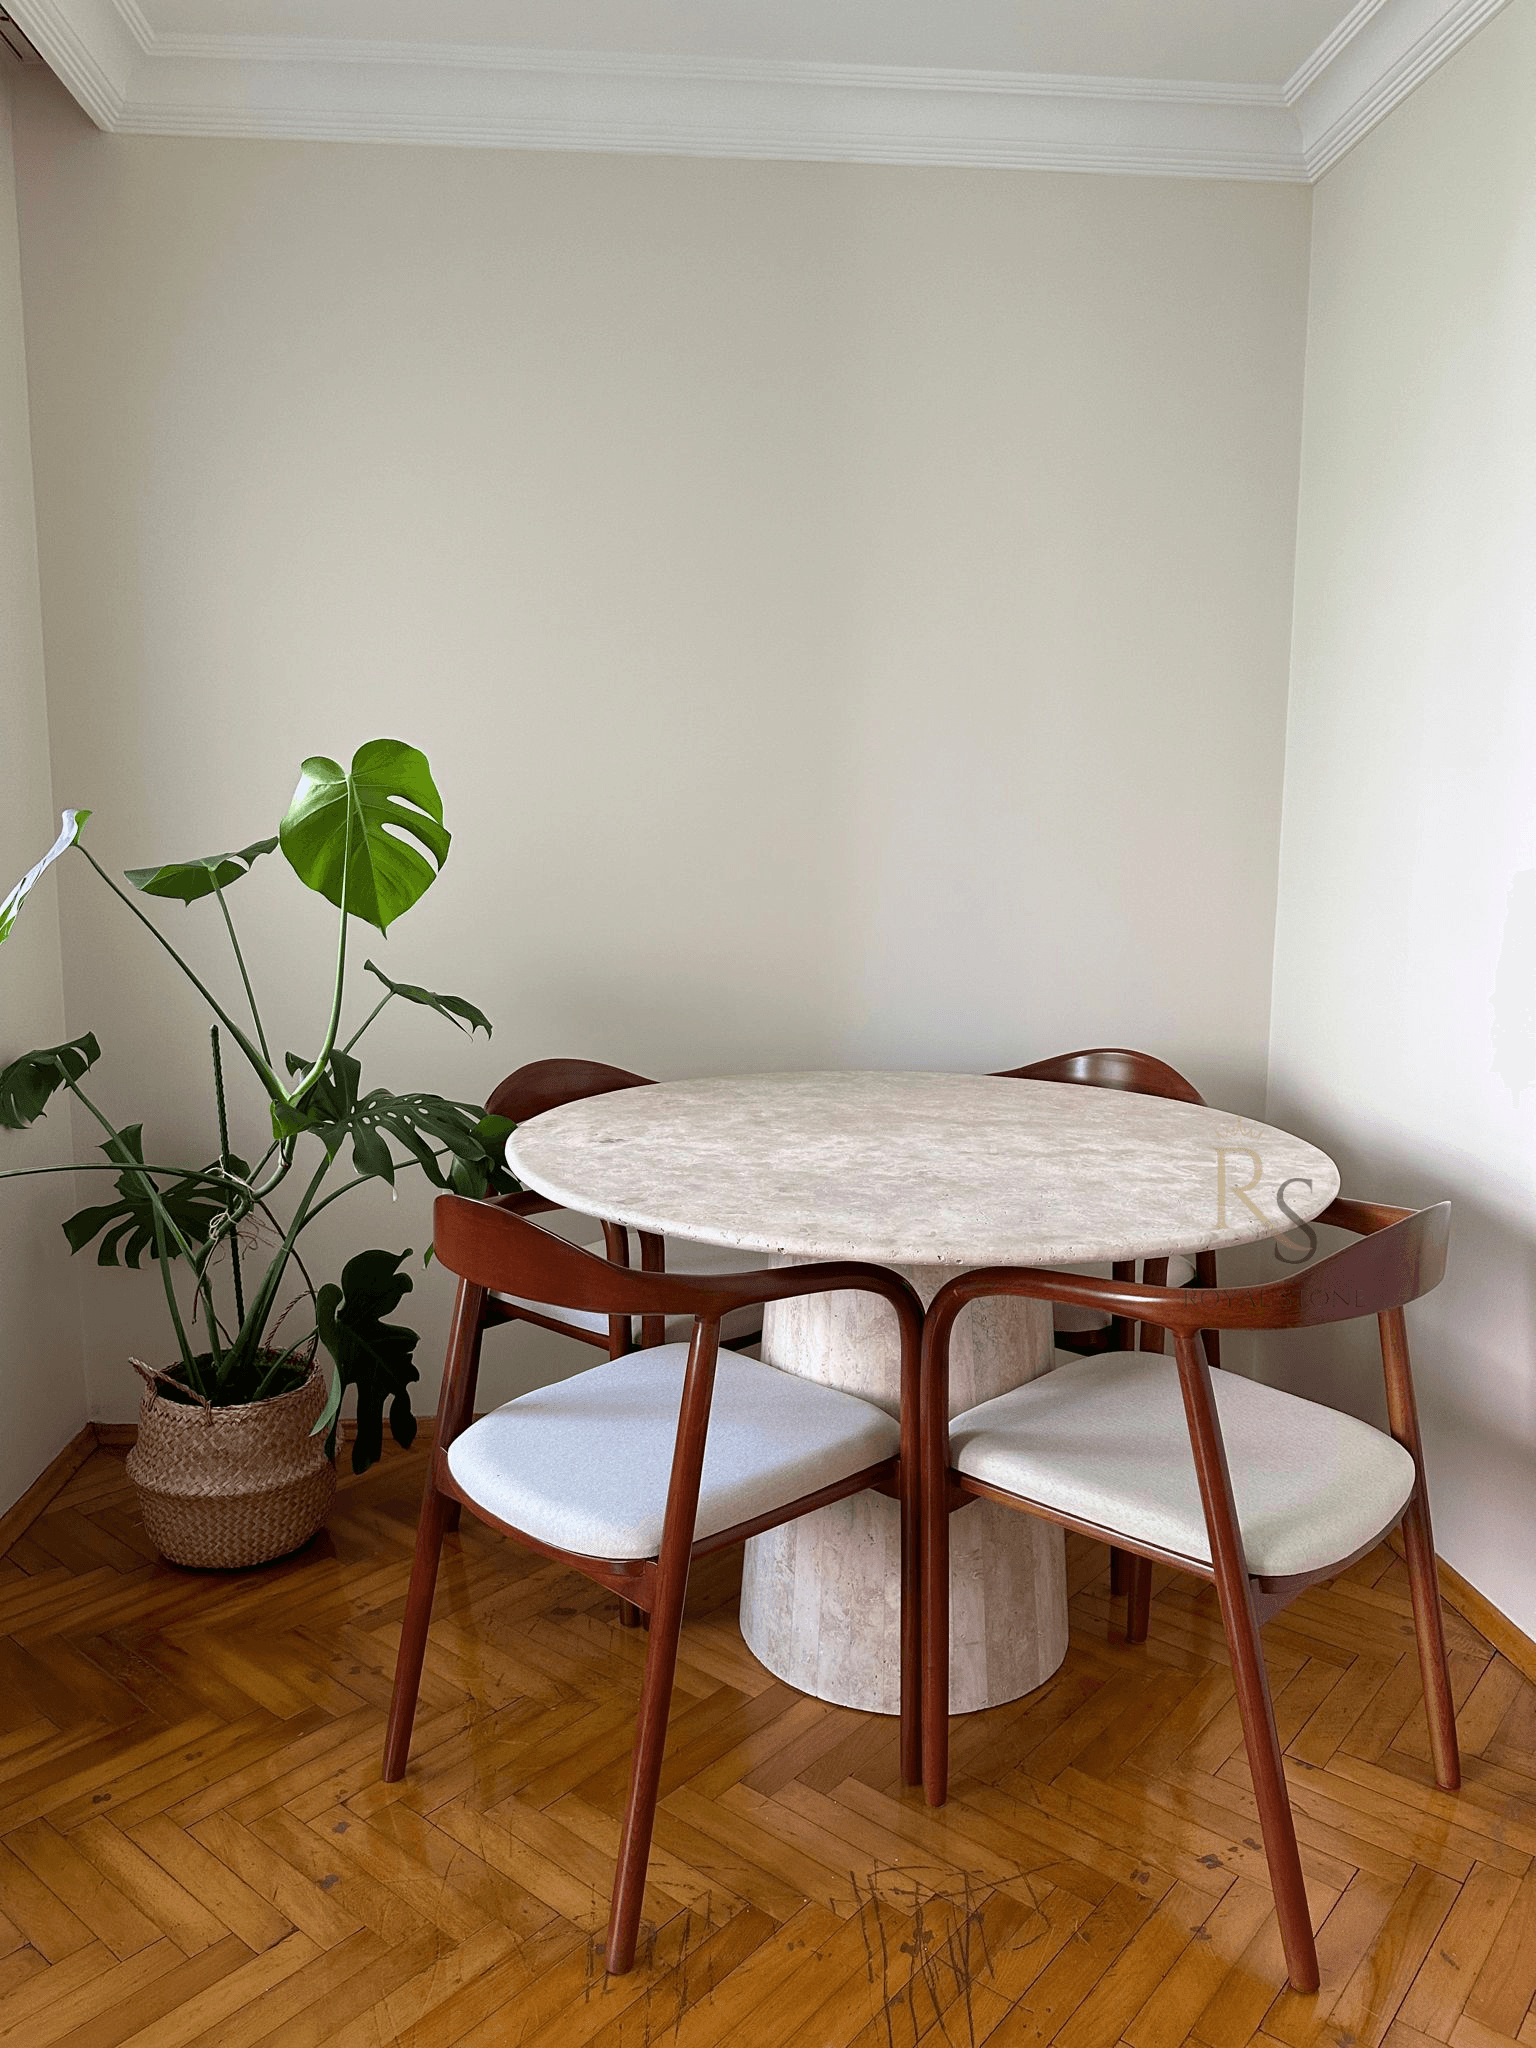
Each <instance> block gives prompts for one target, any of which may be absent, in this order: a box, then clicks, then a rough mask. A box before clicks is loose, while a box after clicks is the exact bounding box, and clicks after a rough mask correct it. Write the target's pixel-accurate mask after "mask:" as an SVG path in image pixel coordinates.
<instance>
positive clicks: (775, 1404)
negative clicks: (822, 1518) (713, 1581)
mask: <svg viewBox="0 0 1536 2048" xmlns="http://www.w3.org/2000/svg"><path fill="white" fill-rule="evenodd" d="M687 1359H688V1347H687V1346H686V1345H684V1344H663V1345H659V1346H657V1347H656V1348H655V1349H654V1350H651V1351H633V1352H630V1353H629V1354H628V1356H627V1357H624V1358H615V1359H608V1360H605V1361H604V1363H603V1364H601V1365H594V1366H593V1367H592V1368H591V1369H590V1371H587V1372H580V1373H577V1374H576V1375H575V1376H574V1378H572V1379H568V1380H561V1381H559V1382H558V1383H557V1384H556V1385H554V1386H552V1387H537V1388H535V1389H534V1391H533V1392H532V1393H529V1394H522V1395H519V1397H518V1398H517V1399H516V1400H515V1401H508V1402H507V1403H506V1405H505V1406H504V1407H501V1408H496V1409H493V1410H492V1411H491V1413H490V1414H489V1415H484V1416H482V1417H481V1418H480V1420H479V1421H478V1422H475V1423H472V1424H471V1425H470V1427H469V1428H468V1429H466V1430H465V1431H464V1433H463V1435H462V1436H460V1437H457V1438H455V1440H454V1442H453V1443H452V1444H451V1445H450V1446H449V1450H448V1469H449V1471H450V1472H451V1473H452V1474H453V1476H454V1478H455V1480H456V1481H457V1482H458V1484H459V1485H460V1486H461V1487H462V1488H463V1489H464V1491H465V1492H466V1493H467V1494H468V1495H469V1496H470V1497H471V1499H473V1500H476V1501H478V1502H479V1503H480V1505H481V1506H482V1507H485V1508H487V1509H489V1511H490V1512H491V1513H492V1514H493V1515H495V1516H497V1517H498V1519H499V1520H501V1521H503V1522H508V1523H510V1524H511V1525H512V1527H513V1528H515V1529H523V1530H526V1531H527V1533H528V1534H529V1535H530V1536H536V1537H537V1538H538V1539H539V1541H540V1542H542V1543H549V1544H553V1545H554V1546H555V1548H556V1549H559V1550H571V1551H575V1552H577V1553H578V1554H579V1555H581V1556H583V1557H614V1558H631V1557H634V1558H639V1557H654V1556H655V1555H656V1553H657V1550H658V1549H659V1548H660V1545H661V1525H662V1517H663V1515H664V1513H665V1510H666V1504H667V1487H668V1483H669V1481H670V1479H671V1475H672V1453H673V1448H674V1445H675V1443H676V1438H677V1418H678V1411H679V1409H680V1407H681V1405H682V1395H683V1371H684V1367H685V1365H686V1364H687ZM900 1440H901V1433H900V1430H899V1429H898V1427H897V1425H896V1423H895V1422H894V1421H893V1420H892V1418H891V1417H890V1416H889V1415H887V1414H885V1412H884V1411H883V1410H882V1409H879V1408H876V1407H873V1406H872V1405H871V1404H870V1403H869V1402H867V1401H861V1400H860V1399H859V1398H858V1396H857V1395H855V1394H844V1393H841V1392H839V1391H838V1390H837V1389H836V1388H835V1387H824V1386H820V1385H818V1384H817V1383H816V1382H815V1381H814V1380H803V1379H799V1378H797V1377H796V1376H795V1375H794V1374H793V1373H787V1372H780V1371H778V1370H777V1368H776V1367H774V1366H771V1365H763V1364H761V1363H759V1361H758V1360H757V1359H755V1358H742V1357H740V1356H739V1355H738V1354H737V1353H736V1352H733V1351H722V1352H721V1353H720V1358H719V1363H718V1365H717V1367H716V1371H715V1392H714V1401H713V1403H712V1405H711V1408H710V1417H709V1434H708V1437H707V1439H706V1443H705V1450H704V1479H703V1485H702V1488H701V1490H700V1493H699V1514H698V1522H697V1525H696V1534H697V1535H698V1536H699V1537H703V1536H713V1535H717V1534H718V1533H719V1532H720V1530H722V1529H729V1528H733V1527H734V1526H735V1525H736V1524H737V1523H738V1522H746V1521H751V1520H752V1519H753V1518H754V1517H755V1516H757V1515H761V1514H766V1513H767V1512H768V1511H769V1510H770V1509H772V1508H776V1507H781V1506H783V1505H784V1504H785V1503H786V1502H788V1501H792V1500H798V1499H799V1498H800V1497H801V1496H802V1495H803V1494H807V1493H815V1492H816V1491H817V1490H818V1489H819V1488H821V1487H823V1486H830V1485H832V1484H833V1483H834V1481H836V1480H839V1479H846V1478H847V1477H848V1476H849V1474H850V1473H853V1472H859V1471H862V1470H863V1469H864V1467H865V1466H866V1465H878V1464H879V1463H880V1462H881V1461H882V1459H885V1458H890V1457H894V1456H895V1454H896V1451H897V1449H898V1447H899V1445H900Z"/></svg>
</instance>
